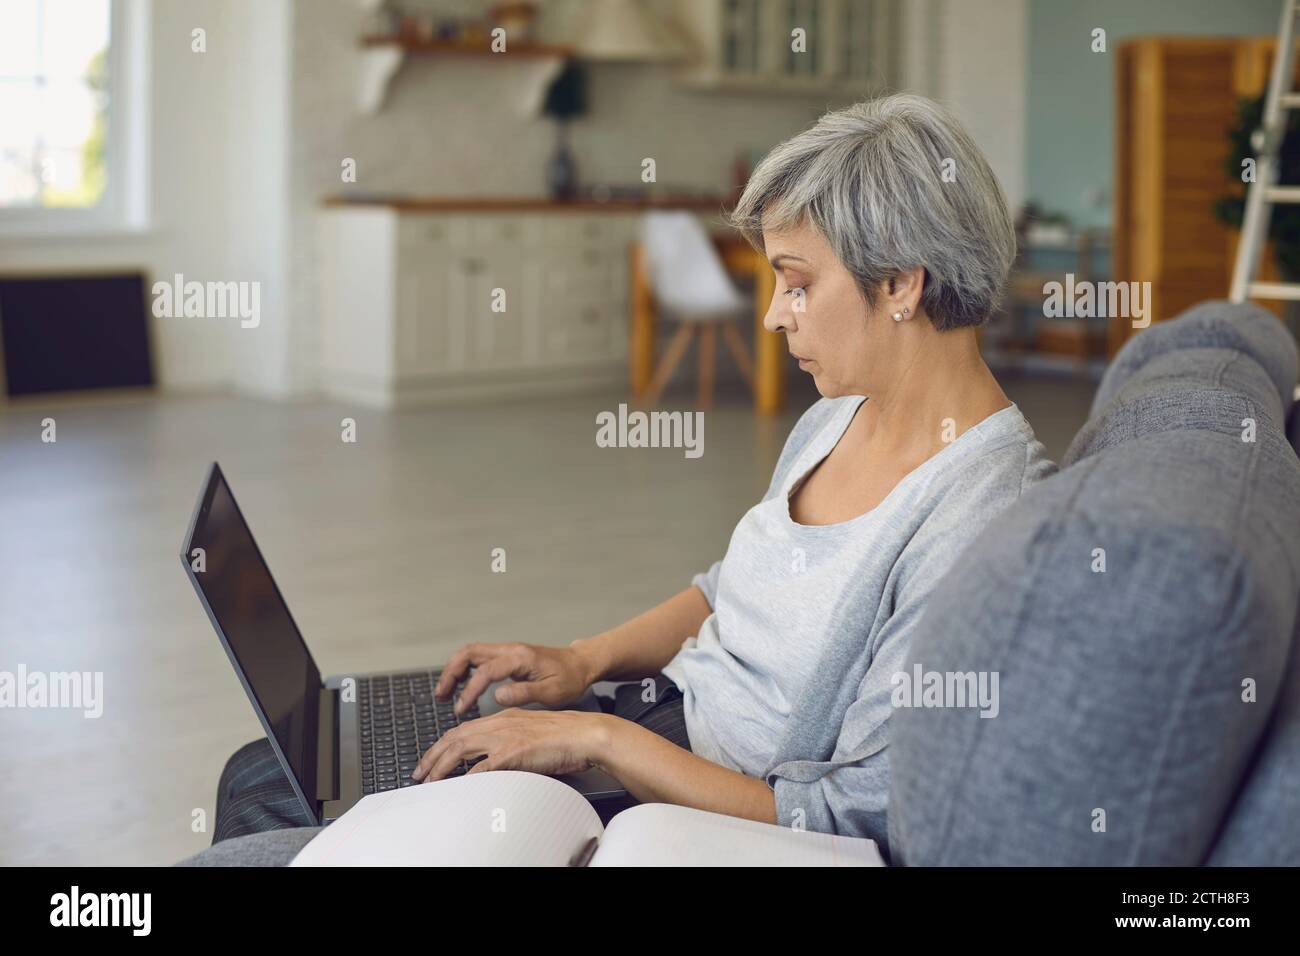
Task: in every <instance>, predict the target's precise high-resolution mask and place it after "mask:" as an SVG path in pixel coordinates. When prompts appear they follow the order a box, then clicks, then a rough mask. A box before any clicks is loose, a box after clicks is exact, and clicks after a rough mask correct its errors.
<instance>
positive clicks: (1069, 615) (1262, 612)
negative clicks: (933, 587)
mask: <svg viewBox="0 0 1300 956" xmlns="http://www.w3.org/2000/svg"><path fill="white" fill-rule="evenodd" d="M1261 312H1262V310H1259V309H1256V308H1254V307H1251V306H1245V307H1237V306H1231V307H1228V306H1225V305H1224V304H1220V303H1212V304H1210V305H1208V306H1200V307H1198V308H1196V309H1193V310H1191V311H1190V312H1189V313H1187V314H1185V315H1184V316H1182V317H1180V318H1178V319H1175V320H1173V321H1171V322H1168V323H1164V324H1162V325H1160V326H1157V327H1155V328H1152V329H1150V330H1148V331H1146V332H1143V333H1142V334H1141V335H1139V336H1137V337H1136V338H1134V339H1133V340H1132V341H1131V342H1130V343H1129V344H1128V345H1127V346H1126V347H1125V348H1124V349H1123V350H1122V351H1121V353H1120V355H1119V356H1117V359H1116V362H1115V363H1114V364H1113V366H1112V368H1111V370H1110V372H1109V373H1108V375H1107V378H1106V381H1105V382H1104V383H1103V388H1102V393H1101V394H1099V396H1098V401H1097V403H1096V406H1095V408H1096V413H1095V414H1094V417H1093V418H1092V419H1091V420H1090V421H1089V423H1088V425H1087V426H1085V428H1084V429H1083V430H1082V431H1081V432H1080V433H1079V435H1078V436H1077V437H1076V439H1075V442H1074V443H1073V444H1072V445H1071V447H1070V450H1069V452H1068V453H1067V456H1066V459H1065V462H1064V463H1063V464H1064V465H1065V467H1064V470H1062V471H1061V472H1060V473H1059V474H1057V475H1056V476H1054V477H1052V478H1050V479H1048V480H1047V481H1045V482H1043V483H1042V484H1039V485H1037V486H1035V487H1034V488H1031V489H1030V490H1029V491H1028V492H1027V493H1026V494H1025V495H1024V496H1023V497H1022V498H1021V500H1020V501H1019V502H1018V503H1017V504H1016V505H1014V506H1013V507H1012V508H1011V509H1009V510H1008V512H1007V513H1006V514H1005V515H1004V516H1003V517H1001V518H1000V519H999V520H997V521H995V522H994V523H993V524H992V525H991V526H990V527H988V528H986V529H985V531H984V532H982V533H981V535H980V537H979V538H977V539H976V540H975V542H973V544H972V545H971V546H970V547H969V548H968V549H967V551H966V552H965V553H964V554H963V556H962V557H961V558H959V559H958V561H957V562H956V564H955V566H954V569H953V571H952V572H951V573H950V574H949V575H948V576H947V578H946V579H945V580H944V582H942V584H941V585H940V586H939V588H938V592H937V594H936V596H935V597H934V598H933V599H932V601H931V604H930V606H929V607H928V608H927V610H926V613H925V616H924V617H923V619H922V621H921V623H920V628H919V632H918V634H917V635H916V637H915V639H914V642H913V646H912V652H911V658H910V660H909V668H911V667H912V666H914V665H917V664H919V665H920V666H921V667H922V668H923V670H924V671H936V672H939V673H941V674H945V673H966V672H976V673H979V672H990V673H996V674H997V675H998V690H999V701H998V705H999V711H998V714H997V716H996V717H992V718H984V717H981V716H980V715H979V711H978V710H976V709H973V708H962V707H941V708H927V707H913V708H900V709H899V710H898V712H897V713H896V714H895V717H894V720H893V729H892V740H891V745H890V764H891V771H892V778H893V792H892V794H891V799H890V812H889V836H890V848H891V852H892V853H893V854H894V856H895V858H896V859H899V860H901V861H902V862H904V863H908V864H923V865H936V864H943V865H1000V864H1025V865H1043V864H1071V865H1079V864H1084V865H1087V864H1098V865H1125V864H1135V863H1136V864H1169V865H1186V864H1197V863H1201V862H1204V861H1205V860H1206V858H1207V856H1208V855H1209V852H1210V849H1211V847H1212V846H1213V844H1214V841H1215V839H1216V836H1217V834H1218V832H1219V830H1220V827H1221V826H1222V824H1223V822H1224V820H1225V816H1226V815H1227V813H1228V810H1229V808H1230V807H1232V806H1233V803H1234V801H1235V800H1236V799H1237V792H1238V789H1239V786H1240V785H1241V783H1242V781H1243V779H1244V778H1245V776H1246V774H1247V771H1248V769H1249V768H1250V767H1251V761H1252V758H1253V755H1254V753H1255V749H1256V745H1257V744H1258V742H1259V740H1260V739H1261V737H1262V736H1263V733H1264V730H1265V728H1266V726H1267V725H1268V724H1269V721H1270V714H1271V711H1272V710H1273V707H1274V704H1275V702H1276V701H1277V700H1278V698H1279V692H1280V688H1281V685H1282V677H1283V673H1284V670H1285V667H1286V661H1287V656H1288V652H1289V649H1290V644H1291V640H1292V629H1293V626H1294V623H1295V621H1296V617H1297V595H1298V594H1300V535H1297V534H1296V529H1297V528H1300V461H1297V459H1296V456H1295V453H1294V452H1293V450H1292V449H1291V447H1290V446H1289V445H1288V444H1287V442H1286V439H1285V436H1284V434H1283V431H1282V428H1283V414H1282V409H1283V408H1284V407H1286V406H1285V405H1284V404H1283V402H1282V396H1283V395H1286V396H1289V395H1290V393H1291V390H1292V388H1293V387H1294V384H1295V382H1294V379H1295V368H1296V357H1295V348H1294V344H1293V343H1292V342H1291V340H1290V338H1289V337H1287V336H1285V334H1283V336H1282V337H1281V338H1279V337H1278V336H1276V335H1275V334H1274V333H1275V332H1277V331H1283V332H1284V330H1281V328H1280V323H1278V322H1277V319H1276V318H1274V317H1272V316H1271V315H1269V316H1268V322H1271V323H1272V325H1271V326H1270V325H1268V324H1267V323H1265V322H1264V321H1263V317H1262V316H1261V315H1260V313H1261ZM1265 314H1267V313H1265ZM1230 323H1236V324H1238V325H1240V326H1241V327H1240V328H1234V329H1229V328H1220V327H1219V326H1221V325H1227V324H1230ZM1288 375H1289V376H1290V381H1287V376H1288ZM1243 419H1253V420H1254V421H1255V428H1256V432H1255V437H1256V440H1255V441H1254V442H1246V441H1243V440H1242V434H1243V426H1242V424H1241V423H1242V421H1243ZM1094 549H1104V551H1105V568H1106V570H1105V572H1104V573H1096V572H1094V571H1093V565H1094V562H1095V560H1096V558H1095V550H1094ZM1247 679H1249V680H1253V681H1254V682H1255V686H1256V701H1255V702H1254V703H1247V702H1244V701H1243V700H1242V694H1243V681H1245V680H1247ZM1265 799H1266V798H1265ZM1099 812H1104V827H1105V829H1104V831H1100V830H1099V829H1098V828H1097V826H1098V823H1099V822H1100V821H1101V819H1102V818H1101V817H1100V816H1099ZM1289 827H1290V829H1289V835H1290V836H1291V837H1292V839H1293V842H1296V841H1297V838H1300V818H1297V817H1295V816H1294V815H1293V816H1292V818H1291V821H1290V823H1289Z"/></svg>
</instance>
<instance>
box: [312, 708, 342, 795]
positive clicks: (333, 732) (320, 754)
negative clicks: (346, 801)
mask: <svg viewBox="0 0 1300 956" xmlns="http://www.w3.org/2000/svg"><path fill="white" fill-rule="evenodd" d="M338 699H339V692H338V690H337V689H336V688H333V687H322V688H321V691H320V716H319V717H318V719H317V721H316V748H317V749H316V799H317V800H320V801H325V800H335V799H337V798H338V795H339V772H338V768H339V753H338V741H339V713H338Z"/></svg>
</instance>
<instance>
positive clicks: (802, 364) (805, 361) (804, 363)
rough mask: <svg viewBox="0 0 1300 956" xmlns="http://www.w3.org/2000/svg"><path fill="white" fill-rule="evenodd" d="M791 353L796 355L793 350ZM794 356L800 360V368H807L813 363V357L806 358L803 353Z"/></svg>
mask: <svg viewBox="0 0 1300 956" xmlns="http://www.w3.org/2000/svg"><path fill="white" fill-rule="evenodd" d="M790 354H791V355H794V353H793V352H791V353H790ZM794 357H795V358H796V359H798V360H799V367H800V368H807V367H808V366H809V365H811V364H812V359H809V358H804V357H803V356H802V355H795V356H794Z"/></svg>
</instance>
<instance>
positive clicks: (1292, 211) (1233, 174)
mask: <svg viewBox="0 0 1300 956" xmlns="http://www.w3.org/2000/svg"><path fill="white" fill-rule="evenodd" d="M1263 117H1264V97H1262V96H1260V97H1256V98H1249V97H1247V98H1245V99H1239V100H1238V101H1237V116H1236V119H1235V120H1234V121H1233V124H1232V126H1231V127H1229V128H1228V145H1229V149H1228V153H1227V155H1226V156H1225V157H1224V161H1223V169H1224V171H1225V172H1226V173H1227V174H1228V178H1229V180H1230V181H1232V182H1234V183H1240V182H1241V181H1242V180H1241V177H1242V174H1243V171H1244V169H1245V168H1246V167H1245V165H1244V162H1245V160H1247V159H1250V160H1256V159H1257V157H1256V152H1257V151H1256V149H1255V147H1254V146H1253V145H1252V144H1251V141H1250V140H1251V136H1252V135H1253V134H1254V132H1255V130H1256V129H1258V128H1259V127H1260V125H1261V124H1262V122H1263ZM1286 117H1287V125H1286V135H1285V136H1283V138H1282V148H1281V150H1280V151H1279V153H1278V175H1277V183H1278V185H1283V186H1300V117H1297V116H1296V115H1295V112H1294V111H1291V110H1288V111H1287V112H1286ZM1245 196H1246V191H1245V188H1243V189H1242V190H1240V192H1234V193H1233V194H1229V195H1227V196H1224V197H1223V198H1221V199H1218V200H1216V201H1215V203H1214V214H1215V215H1216V216H1217V217H1218V218H1219V220H1220V221H1222V222H1225V223H1227V224H1228V225H1230V226H1235V227H1236V228H1241V222H1242V219H1243V218H1244V217H1245V214H1246V198H1245ZM1268 237H1269V239H1271V240H1272V241H1273V248H1274V250H1275V254H1276V256H1277V264H1278V269H1279V270H1280V271H1281V273H1282V275H1283V277H1284V278H1286V279H1288V280H1291V279H1296V278H1300V205H1294V204H1288V203H1279V204H1277V205H1274V206H1273V214H1272V217H1271V218H1270V221H1269V227H1268Z"/></svg>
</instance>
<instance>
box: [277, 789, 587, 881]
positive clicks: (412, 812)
mask: <svg viewBox="0 0 1300 956" xmlns="http://www.w3.org/2000/svg"><path fill="white" fill-rule="evenodd" d="M600 830H601V827H600V818H599V817H597V816H596V812H595V811H594V810H592V809H591V805H590V804H589V803H588V802H587V801H586V799H584V798H583V796H582V795H581V794H580V793H578V792H577V791H576V790H574V789H573V788H572V787H570V786H568V785H567V784H563V783H560V782H559V781H558V780H553V779H551V778H550V777H544V776H541V775H540V774H535V773H523V772H520V771H515V770H496V771H491V772H487V773H475V774H468V775H466V776H463V777H453V778H451V779H449V780H439V781H437V782H435V783H426V784H421V785H419V786H414V787H406V788H404V789H402V790H390V791H388V792H386V793H374V794H371V795H370V796H368V797H365V798H363V799H362V800H360V801H359V802H358V803H357V804H356V806H354V807H353V808H352V809H351V810H349V811H348V812H347V813H345V814H343V816H341V817H339V819H338V820H336V821H335V822H334V823H332V824H330V825H329V826H328V827H326V828H325V829H324V830H323V831H322V832H321V834H320V836H318V837H316V838H315V839H314V840H312V841H311V842H310V843H308V844H307V845H306V846H305V847H303V850H302V852H301V853H299V854H298V856H297V857H296V858H295V859H294V861H293V864H292V865H293V866H567V865H568V863H569V860H570V859H571V858H572V857H573V856H574V854H576V853H577V852H578V851H579V850H581V849H582V847H583V846H584V845H585V843H586V842H587V840H589V839H590V838H591V837H596V836H599V835H600Z"/></svg>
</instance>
